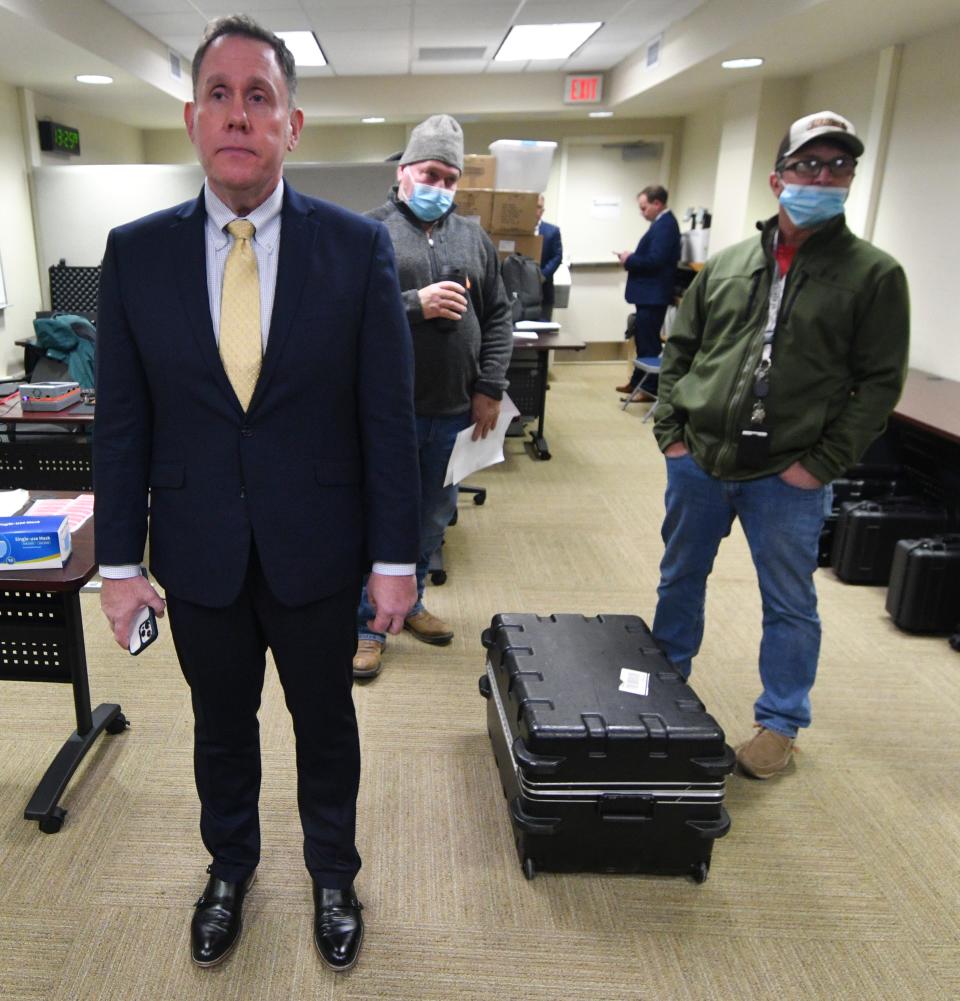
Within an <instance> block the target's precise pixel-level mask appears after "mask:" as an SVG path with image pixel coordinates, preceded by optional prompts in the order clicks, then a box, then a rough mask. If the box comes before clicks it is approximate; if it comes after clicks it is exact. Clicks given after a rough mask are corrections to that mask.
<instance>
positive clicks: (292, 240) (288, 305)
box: [250, 181, 315, 409]
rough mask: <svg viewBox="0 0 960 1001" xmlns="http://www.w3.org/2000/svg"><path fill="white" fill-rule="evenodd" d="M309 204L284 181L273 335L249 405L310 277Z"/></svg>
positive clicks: (268, 374)
mask: <svg viewBox="0 0 960 1001" xmlns="http://www.w3.org/2000/svg"><path fill="white" fill-rule="evenodd" d="M310 213H311V209H310V206H309V204H308V203H307V202H305V201H304V200H303V199H302V198H301V197H300V195H298V194H297V192H296V191H294V190H293V188H291V187H290V183H289V182H288V181H284V191H283V208H282V210H281V219H280V259H279V260H278V262H277V285H276V291H275V292H274V296H273V315H272V316H271V317H270V335H269V337H268V338H267V350H266V352H265V354H264V356H263V367H262V368H261V370H260V378H259V380H258V381H257V388H256V390H255V391H254V394H253V399H252V400H251V401H250V407H251V409H253V407H254V405H255V404H256V402H257V400H258V399H259V397H260V396H261V395H262V394H263V393H264V392H265V391H266V387H267V385H268V384H269V382H270V379H271V378H272V376H273V374H274V372H275V371H276V368H277V365H278V364H279V360H280V356H281V353H282V352H283V349H284V346H285V345H286V342H287V341H288V340H289V338H290V334H291V331H292V329H293V318H294V317H295V316H296V315H297V307H298V306H299V304H300V298H301V296H302V295H303V287H304V283H305V282H306V279H307V262H308V261H309V260H310V258H311V254H312V253H313V243H314V236H315V231H314V226H312V225H311V224H310V221H309V216H310Z"/></svg>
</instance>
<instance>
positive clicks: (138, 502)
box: [94, 15, 419, 970]
mask: <svg viewBox="0 0 960 1001" xmlns="http://www.w3.org/2000/svg"><path fill="white" fill-rule="evenodd" d="M193 90H194V100H193V101H191V102H190V103H188V104H187V105H186V107H185V110H184V119H185V122H186V126H187V131H188V133H189V135H190V139H191V141H192V142H193V144H194V146H195V147H196V150H197V154H198V157H199V160H200V162H201V164H202V165H203V167H204V171H205V174H206V181H205V184H204V188H203V191H202V192H201V194H200V197H199V198H198V199H196V200H195V201H191V202H188V203H185V204H183V205H180V206H177V207H175V208H172V209H168V210H166V211H163V212H158V213H156V214H154V215H151V216H147V217H146V218H144V219H140V220H137V221H136V222H133V223H129V224H128V225H125V226H121V227H119V228H118V229H115V230H113V231H112V232H111V234H110V237H109V239H108V242H107V249H106V254H105V257H104V260H103V269H102V278H101V287H100V305H99V311H98V315H99V329H98V338H99V349H98V352H97V359H98V365H99V371H98V379H97V396H98V400H97V435H96V445H95V447H94V469H95V474H94V475H95V484H96V493H97V533H96V534H97V559H98V561H99V563H100V564H101V574H102V576H103V577H104V581H103V590H102V607H103V611H104V614H105V615H106V617H107V619H108V621H109V622H110V625H111V627H112V629H113V633H114V637H115V639H116V640H117V642H118V643H119V644H120V645H121V646H126V644H127V638H128V635H129V631H130V627H131V622H132V621H133V619H134V616H135V614H136V612H137V611H138V609H140V608H142V607H143V606H144V605H149V606H150V607H152V608H153V609H154V610H155V611H156V612H157V613H158V614H161V613H162V612H163V610H164V607H165V603H164V601H163V599H161V598H160V597H159V596H158V594H157V593H156V592H155V591H154V589H153V588H152V587H151V586H150V584H149V583H148V582H147V581H146V579H145V578H144V577H142V576H140V574H139V562H140V560H141V559H142V556H143V552H144V543H145V539H146V533H147V502H148V497H149V508H150V518H149V522H150V561H151V569H152V570H153V572H154V574H155V576H156V578H157V580H158V582H159V583H160V584H161V585H162V586H163V588H164V589H165V592H166V607H168V608H169V611H170V616H169V618H170V629H171V633H172V636H173V641H174V644H175V646H176V650H177V656H178V658H179V661H180V666H181V669H182V671H183V674H184V676H185V678H186V680H187V682H188V684H189V686H190V690H191V697H192V702H193V710H194V719H195V727H194V770H195V777H196V784H197V791H198V793H199V797H200V805H201V816H200V832H201V837H202V839H203V843H204V845H205V847H206V848H207V851H208V852H209V853H210V855H211V856H212V864H211V866H210V868H209V869H208V872H209V873H210V879H209V881H208V882H207V886H206V889H205V890H204V891H203V894H202V896H201V897H200V900H199V901H198V902H197V905H196V910H195V913H194V916H193V921H192V924H191V955H192V958H193V960H194V962H195V963H197V964H198V965H200V966H213V965H214V964H216V963H218V962H220V961H221V960H222V959H224V958H225V956H226V955H227V954H228V953H229V952H230V950H231V949H232V948H233V946H234V945H235V944H236V942H237V940H238V937H239V934H240V931H241V927H242V920H241V915H242V907H243V900H244V896H245V894H246V892H247V890H248V889H249V887H250V884H251V883H252V882H253V877H254V874H255V871H256V867H257V864H258V862H259V858H260V831H259V817H258V808H257V801H258V795H259V788H260V748H259V737H258V725H257V710H258V708H259V704H260V693H261V688H262V685H263V676H264V668H265V654H266V650H267V648H269V649H270V650H271V652H272V654H273V659H274V662H275V664H276V668H277V673H278V676H279V678H280V681H281V683H282V685H283V688H284V693H285V697H286V702H287V706H288V708H289V709H290V712H291V714H292V717H293V727H294V733H295V737H296V752H297V775H298V803H299V808H300V818H301V823H302V826H303V832H304V858H305V861H306V866H307V869H308V871H309V872H310V875H311V877H312V879H313V892H314V902H315V923H314V941H315V944H316V946H317V949H318V951H319V952H320V955H321V958H322V959H323V961H324V962H325V963H326V964H327V965H328V966H330V967H331V968H332V969H334V970H344V969H349V967H351V966H352V965H353V963H354V962H355V961H356V958H357V955H358V953H359V949H360V944H361V941H362V938H363V921H362V918H361V915H360V903H359V901H358V900H357V898H356V895H355V894H354V891H353V880H354V877H355V875H356V873H357V871H358V870H359V868H360V857H359V855H358V854H357V850H356V847H355V844H354V832H355V824H356V797H357V788H358V784H359V777H360V748H359V738H358V732H357V721H356V714H355V712H354V706H353V700H352V696H351V685H352V668H351V660H352V656H353V649H354V640H355V626H354V613H355V610H356V596H357V592H358V589H359V586H360V577H361V574H362V572H363V571H364V569H365V568H366V567H368V566H369V565H370V563H371V561H374V562H373V572H372V573H371V575H370V586H369V589H370V593H371V597H372V598H373V603H374V605H375V609H376V625H377V627H378V628H380V629H383V630H389V631H390V632H394V633H396V632H398V631H399V630H400V629H401V628H402V627H403V617H404V615H405V614H406V613H407V611H408V609H409V608H410V606H411V605H412V603H413V601H414V599H415V597H416V590H415V587H414V582H413V564H414V562H415V560H416V556H417V532H418V527H419V514H418V494H419V484H418V472H417V453H416V435H415V432H414V422H413V402H412V401H413V395H412V350H411V344H410V335H409V331H408V329H407V325H406V320H405V318H404V311H403V306H402V303H401V299H400V291H399V285H398V282H397V276H396V268H395V264H394V257H393V250H392V248H391V244H390V239H389V237H388V235H387V233H386V230H385V229H384V228H383V226H380V225H378V224H377V223H374V222H372V221H370V220H367V219H364V218H362V217H361V216H358V215H355V214H353V213H350V212H346V211H344V210H342V209H339V208H336V207H335V206H332V205H330V204H327V203H325V202H321V201H319V200H316V199H312V198H305V197H303V196H302V195H299V194H297V192H295V191H294V190H293V189H292V188H291V187H290V186H289V185H288V184H286V183H285V182H284V181H283V178H282V166H283V160H284V157H285V155H286V153H287V152H288V151H290V150H292V149H293V148H294V147H295V146H296V144H297V140H298V138H299V135H300V130H301V128H302V125H303V112H302V111H301V110H299V109H298V108H296V106H295V94H296V75H295V71H294V62H293V57H292V56H291V54H290V52H289V51H288V50H287V48H286V47H285V46H284V44H283V42H281V41H280V40H279V39H278V38H276V37H275V36H274V35H272V34H271V33H270V32H268V31H266V30H264V29H263V28H261V27H260V26H259V25H258V24H256V22H254V21H252V20H250V19H249V18H246V17H244V16H242V15H236V16H232V17H229V18H223V19H221V20H219V21H215V22H213V23H212V24H211V25H209V26H208V28H207V31H206V33H205V34H204V38H203V40H202V42H201V45H200V47H199V49H198V50H197V54H196V56H195V58H194V63H193ZM238 220H239V221H238ZM251 230H252V235H250V234H251ZM239 241H245V244H244V245H243V246H237V245H238V243H239ZM251 248H252V250H253V253H254V254H255V257H256V261H255V266H254V267H253V268H252V271H248V272H247V278H248V281H247V282H246V284H245V286H244V293H245V295H246V294H249V293H252V294H253V295H254V301H255V302H258V305H259V309H254V310H250V311H248V313H247V315H248V316H249V313H250V312H252V313H253V314H254V315H253V320H252V321H244V320H243V317H241V323H243V324H245V326H246V328H247V329H248V332H249V331H252V338H248V340H247V342H246V344H247V346H248V347H249V348H252V352H253V357H254V358H255V359H256V362H257V363H256V366H255V368H254V372H253V379H252V380H251V382H250V387H251V392H252V396H249V394H248V393H247V392H245V391H241V389H239V388H236V387H237V382H236V380H235V379H234V377H233V375H232V374H231V375H230V376H229V377H228V375H227V371H226V370H225V368H224V363H223V361H222V360H221V356H220V354H219V353H218V350H219V348H221V347H223V344H222V343H221V335H224V337H226V334H225V333H224V328H225V327H230V338H232V336H233V328H234V327H235V326H236V325H237V324H235V323H233V322H232V321H231V322H228V323H226V324H221V317H223V318H224V319H225V320H226V318H227V315H228V310H229V315H230V316H231V317H234V316H236V315H237V312H238V311H237V307H236V302H235V301H234V300H233V297H232V295H231V297H229V299H228V296H226V295H224V296H223V299H222V302H221V291H222V288H223V287H224V286H225V284H226V282H225V280H224V274H225V271H226V272H229V271H230V268H231V264H230V262H229V261H228V260H227V258H228V256H229V255H230V254H231V252H232V250H233V249H237V250H238V251H240V252H241V253H247V254H248V255H249V251H250V249H251ZM258 286H259V300H257V299H256V292H257V287H258ZM234 287H236V286H234V285H231V288H234ZM257 330H259V333H260V339H261V341H260V344H261V350H262V359H258V357H257V356H258V354H259V352H258V351H257V343H256V334H257ZM230 338H226V339H228V340H229V339H230ZM226 356H227V352H226V351H225V352H224V357H225V358H226ZM247 396H249V399H245V397H247Z"/></svg>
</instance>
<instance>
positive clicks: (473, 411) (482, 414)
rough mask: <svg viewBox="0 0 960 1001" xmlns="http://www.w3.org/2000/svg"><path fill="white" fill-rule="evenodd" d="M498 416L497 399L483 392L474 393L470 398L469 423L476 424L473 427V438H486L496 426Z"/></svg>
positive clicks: (498, 405)
mask: <svg viewBox="0 0 960 1001" xmlns="http://www.w3.org/2000/svg"><path fill="white" fill-rule="evenodd" d="M499 416H500V401H499V400H494V399H491V398H490V397H489V396H487V395H486V394H485V393H474V394H473V397H472V398H471V400H470V423H471V424H476V427H475V428H474V429H473V436H472V437H473V440H474V441H476V440H477V439H478V438H486V437H487V435H488V434H489V433H490V432H491V431H492V430H493V429H494V428H495V427H496V426H497V418H498V417H499Z"/></svg>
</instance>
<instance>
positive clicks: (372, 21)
mask: <svg viewBox="0 0 960 1001" xmlns="http://www.w3.org/2000/svg"><path fill="white" fill-rule="evenodd" d="M307 14H308V16H309V18H310V21H311V23H312V25H313V30H314V31H315V32H316V33H317V35H318V36H319V35H321V34H324V35H325V34H327V33H329V32H334V31H363V30H365V29H368V28H369V29H372V30H383V31H399V30H409V28H410V22H411V20H412V17H413V15H412V8H411V7H410V5H409V4H391V5H390V6H389V7H378V6H375V5H373V4H365V3H360V4H356V5H354V6H352V7H337V8H335V9H333V10H328V11H324V12H323V13H316V12H314V11H312V10H308V11H307Z"/></svg>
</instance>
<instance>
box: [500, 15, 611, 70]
mask: <svg viewBox="0 0 960 1001" xmlns="http://www.w3.org/2000/svg"><path fill="white" fill-rule="evenodd" d="M602 25H603V21H586V22H583V23H580V24H515V25H514V26H513V27H512V28H511V29H510V31H509V32H508V33H507V37H506V38H505V39H504V40H503V43H502V44H501V46H500V48H499V49H497V54H496V55H495V56H494V57H493V59H494V62H500V63H503V62H527V61H528V60H530V59H566V58H567V56H569V55H571V53H573V52H576V51H577V49H579V48H580V46H581V45H583V43H584V42H585V41H586V40H587V39H588V38H589V37H590V36H591V35H593V34H594V33H595V32H596V31H597V30H598V29H599V28H600V27H601V26H602Z"/></svg>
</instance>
